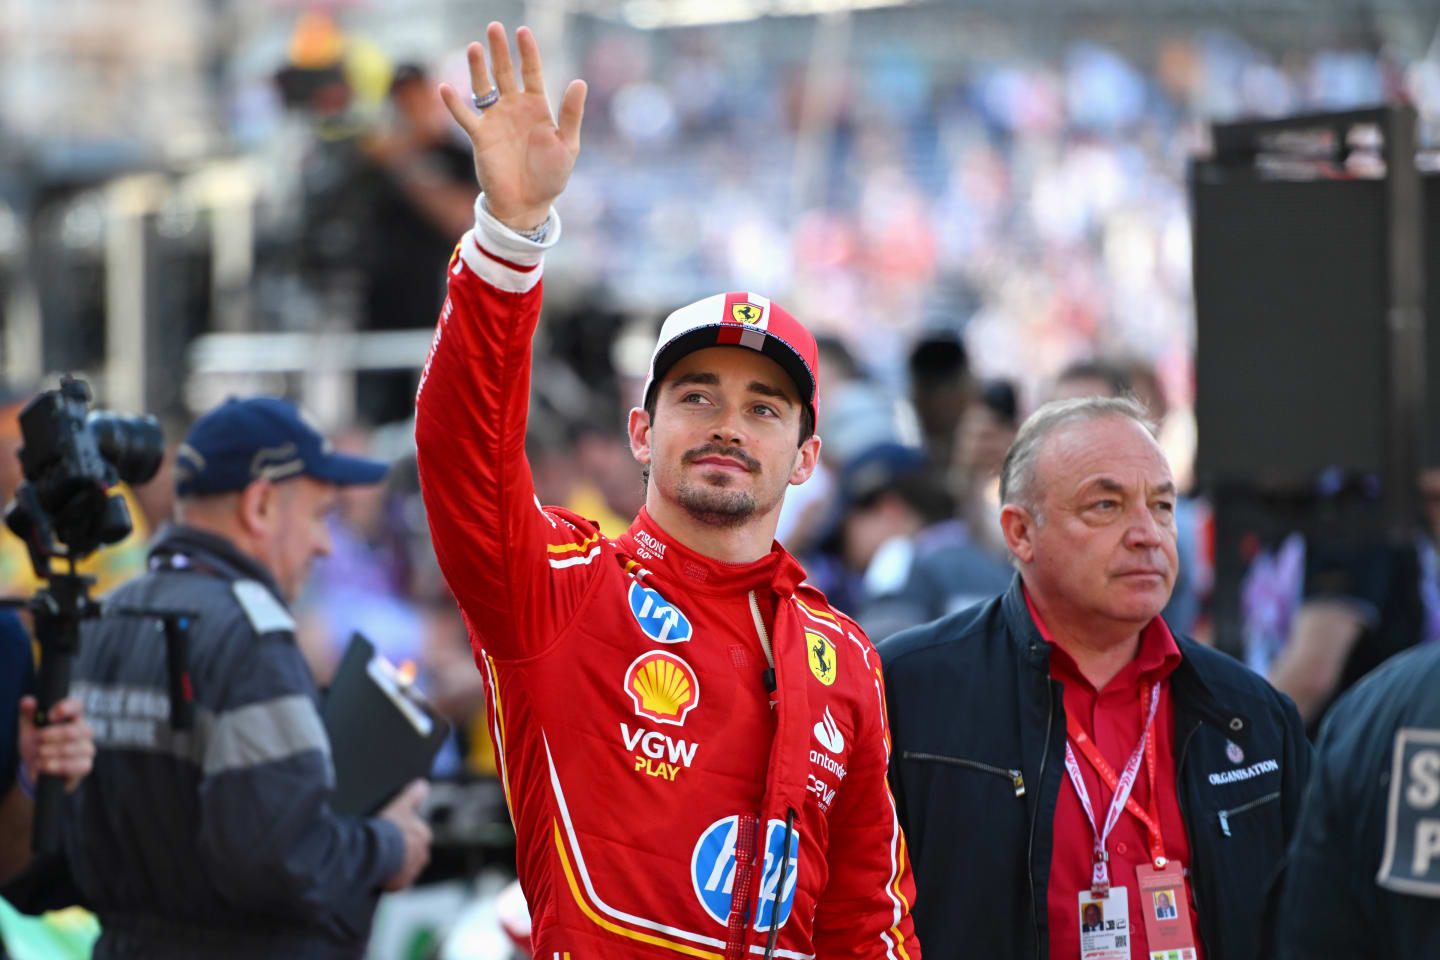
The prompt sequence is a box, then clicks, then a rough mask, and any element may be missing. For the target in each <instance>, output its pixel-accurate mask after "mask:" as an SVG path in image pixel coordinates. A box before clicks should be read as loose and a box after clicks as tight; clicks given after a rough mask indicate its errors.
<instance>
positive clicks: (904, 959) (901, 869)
mask: <svg viewBox="0 0 1440 960" xmlns="http://www.w3.org/2000/svg"><path fill="white" fill-rule="evenodd" d="M885 789H886V791H887V792H888V791H889V789H890V788H889V787H886V788H885ZM891 802H892V803H893V802H894V801H893V800H892V801H891ZM896 830H897V832H898V833H899V834H900V860H899V862H898V864H897V866H896V868H895V882H894V883H892V884H890V889H892V890H894V891H895V896H897V897H899V898H900V903H901V904H903V905H904V910H903V911H902V912H901V914H900V915H901V916H904V915H905V914H907V913H909V912H910V901H909V900H906V899H905V894H903V893H901V892H900V880H901V878H903V877H904V876H905V831H904V830H900V829H899V827H898V826H897V827H896ZM890 932H891V933H893V934H894V935H895V949H896V950H898V951H900V957H901V960H910V954H908V953H906V952H905V935H904V934H902V933H901V932H900V924H898V923H897V924H895V926H893V927H891V928H890Z"/></svg>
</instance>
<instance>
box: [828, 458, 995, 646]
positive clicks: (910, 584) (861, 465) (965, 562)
mask: <svg viewBox="0 0 1440 960" xmlns="http://www.w3.org/2000/svg"><path fill="white" fill-rule="evenodd" d="M841 491H842V496H843V497H844V501H845V503H846V507H845V512H844V519H843V521H842V527H841V531H840V535H841V542H842V544H843V547H842V549H843V558H844V567H845V569H846V570H848V571H849V572H850V574H851V578H852V586H851V589H850V594H851V596H852V597H853V599H852V600H851V604H852V606H851V612H852V614H853V615H854V616H855V618H856V619H857V620H858V621H860V625H861V626H863V627H864V628H865V632H866V633H867V634H869V635H870V636H874V637H881V638H884V637H888V636H890V635H891V634H892V633H895V632H897V631H899V630H903V629H905V628H906V627H912V626H916V625H918V624H921V623H925V622H928V621H930V620H934V619H936V618H937V617H940V616H942V615H944V614H946V613H950V612H952V611H954V610H958V609H962V608H963V607H966V606H969V605H970V604H972V603H975V602H978V601H980V600H983V599H985V598H987V597H990V596H993V595H995V594H996V593H998V592H1002V591H1004V589H1005V588H1006V587H1007V586H1008V585H1009V583H1010V578H1011V575H1012V574H1011V570H1010V569H1009V567H1007V566H1006V565H1005V564H1003V563H1000V562H998V561H996V560H995V558H994V557H992V556H990V555H989V554H988V553H986V552H985V551H984V550H982V549H979V548H978V547H976V546H975V545H974V544H973V543H972V542H971V541H970V538H969V537H968V535H967V533H966V528H965V526H964V524H963V523H961V522H960V521H958V520H956V519H954V518H953V514H954V501H953V499H952V498H951V496H950V495H949V493H948V492H946V490H945V487H944V484H943V482H942V481H941V478H940V476H939V474H938V472H937V471H936V470H935V468H934V467H932V466H931V465H930V463H929V462H928V460H927V459H926V457H925V455H924V453H923V452H921V451H920V450H917V449H914V448H911V447H903V446H899V445H897V444H882V445H880V446H877V447H873V448H871V449H870V450H867V451H866V452H865V453H863V454H861V455H860V456H859V457H858V458H856V459H855V460H854V461H853V462H852V463H850V464H848V465H847V466H846V468H845V472H844V474H843V476H842V479H841Z"/></svg>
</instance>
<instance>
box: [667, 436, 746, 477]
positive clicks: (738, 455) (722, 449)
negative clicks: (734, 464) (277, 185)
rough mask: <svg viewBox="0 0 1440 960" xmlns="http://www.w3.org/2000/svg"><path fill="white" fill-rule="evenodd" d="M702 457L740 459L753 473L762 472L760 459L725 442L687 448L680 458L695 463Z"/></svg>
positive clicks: (685, 461)
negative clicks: (726, 444) (692, 448)
mask: <svg viewBox="0 0 1440 960" xmlns="http://www.w3.org/2000/svg"><path fill="white" fill-rule="evenodd" d="M701 457H729V458H731V459H732V460H739V461H740V462H741V463H742V464H744V465H745V469H746V470H749V471H750V472H751V473H759V472H760V461H759V460H756V459H755V458H754V457H752V456H750V454H748V453H746V452H745V451H744V450H738V449H736V448H735V447H727V446H725V445H724V444H719V443H707V444H706V445H705V446H703V447H696V448H695V449H694V450H687V451H685V456H683V457H681V458H680V459H681V461H682V462H684V463H694V462H695V461H696V460H699V459H700V458H701Z"/></svg>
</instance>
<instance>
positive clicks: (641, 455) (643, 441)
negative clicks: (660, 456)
mask: <svg viewBox="0 0 1440 960" xmlns="http://www.w3.org/2000/svg"><path fill="white" fill-rule="evenodd" d="M627 428H628V431H629V434H630V453H631V454H633V455H634V457H635V459H636V460H638V461H640V462H641V463H643V464H644V465H645V466H647V467H648V466H650V429H651V423H650V414H648V413H646V412H645V410H644V409H643V408H641V407H635V408H633V409H632V410H631V411H630V421H629V423H628V424H627Z"/></svg>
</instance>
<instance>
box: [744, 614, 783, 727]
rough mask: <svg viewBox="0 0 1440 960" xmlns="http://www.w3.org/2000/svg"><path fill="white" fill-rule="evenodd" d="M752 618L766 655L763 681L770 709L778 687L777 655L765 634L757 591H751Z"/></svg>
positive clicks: (761, 647)
mask: <svg viewBox="0 0 1440 960" xmlns="http://www.w3.org/2000/svg"><path fill="white" fill-rule="evenodd" d="M750 616H751V617H753V618H754V620H755V636H757V637H759V638H760V649H761V650H762V651H764V653H765V663H766V667H765V673H764V674H763V675H762V679H763V680H764V681H765V692H766V693H768V694H770V707H771V709H774V707H775V691H776V689H777V687H778V684H777V681H776V679H775V654H774V652H772V651H771V649H770V634H768V633H766V632H765V619H764V618H763V617H761V616H760V601H759V600H757V599H755V591H754V590H751V591H750Z"/></svg>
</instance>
